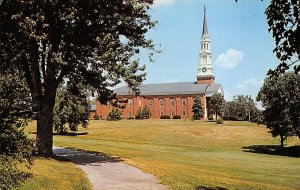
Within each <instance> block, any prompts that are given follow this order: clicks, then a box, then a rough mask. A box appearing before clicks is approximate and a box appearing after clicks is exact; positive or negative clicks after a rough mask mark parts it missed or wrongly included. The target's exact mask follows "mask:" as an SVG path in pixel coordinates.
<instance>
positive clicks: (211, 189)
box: [196, 186, 228, 190]
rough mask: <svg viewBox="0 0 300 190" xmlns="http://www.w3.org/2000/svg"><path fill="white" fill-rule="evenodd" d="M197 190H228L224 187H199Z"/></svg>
mask: <svg viewBox="0 0 300 190" xmlns="http://www.w3.org/2000/svg"><path fill="white" fill-rule="evenodd" d="M196 190H228V189H227V188H224V187H205V186H198V187H196Z"/></svg>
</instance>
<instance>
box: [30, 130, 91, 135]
mask: <svg viewBox="0 0 300 190" xmlns="http://www.w3.org/2000/svg"><path fill="white" fill-rule="evenodd" d="M29 134H34V135H36V134H37V132H36V131H31V132H30V133H29ZM88 134H89V133H88V132H77V131H68V132H65V133H62V134H57V133H53V135H57V136H80V135H88Z"/></svg>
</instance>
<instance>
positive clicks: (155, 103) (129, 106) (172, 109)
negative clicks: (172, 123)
mask: <svg viewBox="0 0 300 190" xmlns="http://www.w3.org/2000/svg"><path fill="white" fill-rule="evenodd" d="M195 96H196V95H188V94H187V95H172V96H123V97H119V98H120V99H124V100H128V102H127V103H126V104H125V108H124V109H123V110H122V112H123V117H124V118H128V117H134V116H135V115H136V113H137V111H138V109H139V108H140V107H141V108H144V107H146V106H148V107H149V108H150V111H151V118H153V119H159V118H160V115H161V114H162V115H169V116H171V114H172V113H173V115H180V116H181V117H182V118H191V117H192V116H193V112H192V106H193V101H194V97H195ZM200 97H201V103H202V106H203V110H205V108H206V105H207V103H206V98H205V96H204V95H200ZM149 101H150V102H152V103H149ZM171 101H174V105H172V104H171ZM111 110H112V106H110V105H103V104H100V103H99V102H97V104H96V112H97V114H98V115H99V117H102V118H106V117H107V114H108V113H109V112H110V111H111ZM206 118H207V115H204V119H206Z"/></svg>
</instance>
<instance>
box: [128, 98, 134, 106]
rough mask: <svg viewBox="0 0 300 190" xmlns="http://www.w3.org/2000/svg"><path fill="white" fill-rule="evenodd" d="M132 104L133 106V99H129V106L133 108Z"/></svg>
mask: <svg viewBox="0 0 300 190" xmlns="http://www.w3.org/2000/svg"><path fill="white" fill-rule="evenodd" d="M132 104H133V99H131V98H130V99H128V106H129V107H131V106H132Z"/></svg>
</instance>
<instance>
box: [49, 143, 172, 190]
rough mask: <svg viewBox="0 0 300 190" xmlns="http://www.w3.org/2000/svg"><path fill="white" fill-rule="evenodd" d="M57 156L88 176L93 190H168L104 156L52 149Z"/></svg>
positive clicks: (138, 172) (147, 177) (119, 161)
mask: <svg viewBox="0 0 300 190" xmlns="http://www.w3.org/2000/svg"><path fill="white" fill-rule="evenodd" d="M53 152H54V154H56V155H57V156H60V157H63V158H67V159H69V160H71V161H72V162H74V163H75V164H76V165H77V166H78V167H79V168H80V169H82V170H83V171H84V172H85V173H86V174H87V176H88V178H89V180H90V182H91V183H92V185H93V189H94V190H117V189H118V190H120V189H122V190H168V189H169V188H168V187H167V186H165V185H162V184H159V183H158V181H157V179H156V178H155V176H153V175H151V174H147V173H144V172H142V171H141V170H139V169H137V168H135V167H133V166H130V165H127V164H124V163H123V162H122V160H121V159H119V158H112V157H109V156H107V155H105V154H99V153H88V152H84V151H75V150H71V149H67V148H62V147H53Z"/></svg>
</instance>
